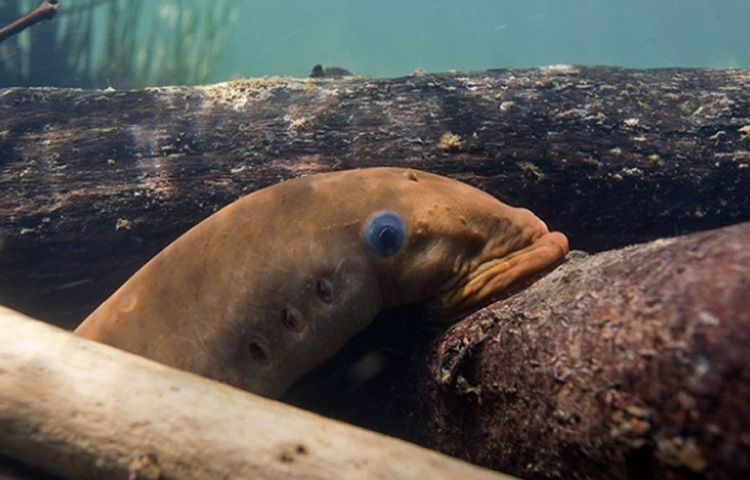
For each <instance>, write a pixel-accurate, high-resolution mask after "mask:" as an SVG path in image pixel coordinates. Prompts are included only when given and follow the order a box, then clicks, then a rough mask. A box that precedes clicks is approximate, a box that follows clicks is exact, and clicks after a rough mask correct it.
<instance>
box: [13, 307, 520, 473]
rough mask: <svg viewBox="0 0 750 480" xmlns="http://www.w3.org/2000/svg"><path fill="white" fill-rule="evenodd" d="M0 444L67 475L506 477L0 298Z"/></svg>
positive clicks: (20, 455) (40, 464) (41, 465)
mask: <svg viewBox="0 0 750 480" xmlns="http://www.w3.org/2000/svg"><path fill="white" fill-rule="evenodd" d="M0 329H2V331H3V335H4V340H3V342H0V431H1V432H2V435H0V453H2V454H5V455H9V456H11V457H13V458H16V459H19V460H21V461H23V462H27V463H29V464H32V465H34V466H35V467H38V468H41V469H43V470H46V471H49V472H54V473H56V474H58V475H61V476H62V477H65V478H70V479H101V478H122V479H124V478H130V479H151V480H157V479H162V480H169V479H183V480H190V479H209V478H224V479H247V478H254V479H267V480H277V479H300V480H303V479H304V480H308V479H309V480H312V479H326V480H328V479H337V478H340V479H347V480H348V479H405V480H406V479H415V478H435V479H451V480H452V479H456V478H476V479H486V480H490V479H495V480H503V479H505V480H512V479H511V477H508V476H505V475H502V474H499V473H496V472H491V471H489V470H484V469H481V468H479V467H475V466H473V465H470V464H467V463H464V462H461V461H459V460H454V459H451V458H449V457H447V456H444V455H440V454H438V453H435V452H432V451H429V450H425V449H423V448H420V447H417V446H414V445H410V444H408V443H406V442H403V441H400V440H396V439H393V438H387V437H385V436H382V435H378V434H375V433H372V432H367V431H364V430H362V429H359V428H356V427H352V426H348V425H344V424H342V423H339V422H336V421H333V420H328V419H325V418H323V417H320V416H317V415H314V414H312V413H309V412H303V411H301V410H298V409H296V408H293V407H289V406H286V405H283V404H281V403H278V402H274V401H271V400H268V399H264V398H261V397H258V396H256V395H252V394H249V393H247V392H243V391H241V390H237V389H235V388H232V387H229V386H226V385H223V384H220V383H217V382H213V381H211V380H207V379H204V378H201V377H198V376H195V375H192V374H189V373H185V372H181V371H178V370H175V369H172V368H169V367H166V366H163V365H160V364H157V363H155V362H152V361H150V360H146V359H144V358H140V357H137V356H135V355H131V354H129V353H126V352H123V351H120V350H117V349H115V348H112V347H109V346H106V345H102V344H98V343H94V342H91V341H88V340H84V339H81V338H78V337H74V336H73V335H71V334H70V333H67V332H64V331H62V330H59V329H57V328H54V327H51V326H49V325H45V324H44V323H42V322H38V321H34V320H31V319H30V318H28V317H25V316H23V315H21V314H18V313H16V312H13V311H11V310H8V309H5V308H0Z"/></svg>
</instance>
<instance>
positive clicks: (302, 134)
mask: <svg viewBox="0 0 750 480" xmlns="http://www.w3.org/2000/svg"><path fill="white" fill-rule="evenodd" d="M748 112H750V74H749V73H748V72H746V71H730V70H725V71H711V70H692V69H691V70H687V69H686V70H648V71H637V70H623V69H616V68H590V67H569V66H559V67H549V68H540V69H529V70H497V71H488V72H475V73H451V74H435V75H432V74H431V75H421V76H412V77H404V78H397V79H367V78H358V77H349V78H345V79H331V80H317V79H316V80H313V79H289V78H284V79H281V78H269V79H252V80H240V81H235V82H230V83H226V84H219V85H212V86H207V87H196V88H193V87H175V88H154V89H147V90H139V91H130V92H117V91H109V90H108V91H79V90H70V89H27V88H12V89H5V90H0V192H2V195H0V303H5V304H7V305H10V306H14V307H15V308H18V309H21V310H23V311H25V312H27V313H31V314H33V316H35V317H37V318H42V319H45V320H53V321H57V322H58V323H60V324H64V325H66V326H69V327H70V326H73V325H75V324H76V323H77V322H78V321H80V319H82V318H83V317H85V316H86V314H88V313H89V312H90V311H91V310H92V309H93V307H94V306H95V305H96V304H97V303H99V302H100V301H101V300H103V299H104V298H105V297H106V296H107V295H109V294H110V293H111V292H112V291H113V290H114V289H115V288H116V287H117V286H118V285H119V284H120V283H122V281H124V280H125V279H126V278H127V277H128V276H129V275H130V274H131V273H132V272H133V271H135V269H136V268H138V267H139V266H140V265H141V264H142V263H144V262H145V261H146V260H147V259H148V258H149V257H151V256H152V255H153V254H155V253H156V252H157V251H158V250H160V249H161V248H162V247H164V246H165V245H166V244H167V243H168V242H169V241H171V240H172V239H174V238H175V237H176V236H178V235H179V234H180V233H182V232H184V231H185V230H187V229H188V228H189V227H190V226H192V225H193V224H195V223H197V222H198V221H199V220H201V219H203V218H205V217H206V216H207V215H209V214H210V213H212V212H213V211H215V210H216V209H218V208H219V207H221V206H223V205H225V204H227V203H229V202H231V201H232V200H234V199H236V198H238V197H239V196H241V195H243V194H245V193H248V192H250V191H252V190H255V189H257V188H260V187H263V186H266V185H269V184H271V183H275V182H278V181H279V180H282V179H285V178H289V177H293V176H297V175H302V174H307V173H313V172H319V171H326V170H334V169H341V168H351V167H365V166H373V165H385V164H388V165H401V166H410V167H416V168H422V169H426V170H430V171H434V172H437V173H442V174H445V175H449V176H452V177H455V178H458V179H460V180H465V181H468V182H470V183H472V184H474V185H476V186H478V187H480V188H483V189H485V190H487V191H489V192H491V193H492V194H494V195H496V196H498V197H499V198H501V199H502V200H504V201H507V202H509V203H511V204H514V205H523V206H526V207H529V208H531V209H532V210H534V211H535V212H536V213H538V214H539V215H540V216H541V217H542V218H544V219H545V220H546V221H547V222H548V223H549V224H550V226H551V227H554V228H555V229H560V230H562V231H564V232H565V233H566V234H568V235H569V237H570V238H571V241H572V245H573V246H574V248H579V249H585V250H600V249H602V248H612V247H617V246H622V245H625V244H629V243H633V242H635V241H641V240H647V239H653V238H657V237H660V236H665V235H672V234H675V233H680V232H690V231H696V230H700V229H706V228H713V227H717V226H721V225H726V224H730V223H735V222H739V221H743V220H749V219H750V188H748V187H747V185H749V184H750V168H748V166H750V153H748V151H749V150H750V115H749V114H748ZM280 221H283V219H280Z"/></svg>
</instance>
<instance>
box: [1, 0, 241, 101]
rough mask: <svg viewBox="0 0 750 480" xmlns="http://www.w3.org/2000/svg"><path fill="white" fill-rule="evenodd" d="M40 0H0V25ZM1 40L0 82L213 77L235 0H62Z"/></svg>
mask: <svg viewBox="0 0 750 480" xmlns="http://www.w3.org/2000/svg"><path fill="white" fill-rule="evenodd" d="M37 3H38V0H18V1H16V0H0V25H6V24H9V23H10V22H12V21H14V20H15V19H16V18H19V17H20V16H22V15H24V14H25V13H28V12H29V11H31V10H33V9H34V7H35V6H36V4H37ZM60 3H61V6H60V9H59V14H58V15H57V17H56V18H55V19H53V20H51V21H46V22H42V23H40V24H37V25H34V26H33V27H31V28H29V29H28V30H26V31H24V32H22V33H21V34H19V35H17V36H15V37H13V38H10V39H8V40H6V41H4V42H3V43H0V86H10V85H25V86H32V85H37V86H76V87H84V88H102V87H107V86H113V87H115V88H141V87H145V86H149V85H166V84H182V85H191V84H193V85H194V84H201V83H207V82H210V81H213V80H214V76H215V75H216V73H217V71H218V69H219V62H220V60H221V57H222V53H223V51H224V48H225V46H226V43H227V40H228V39H229V35H230V34H231V32H232V30H233V28H234V25H235V23H236V19H237V16H238V7H237V5H238V0H214V1H212V0H192V1H190V0H169V1H161V2H144V1H143V0H66V1H65V2H60Z"/></svg>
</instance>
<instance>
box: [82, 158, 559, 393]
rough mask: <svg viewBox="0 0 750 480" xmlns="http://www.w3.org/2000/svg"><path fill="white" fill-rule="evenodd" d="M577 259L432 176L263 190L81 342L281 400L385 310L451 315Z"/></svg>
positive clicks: (388, 174)
mask: <svg viewBox="0 0 750 480" xmlns="http://www.w3.org/2000/svg"><path fill="white" fill-rule="evenodd" d="M567 252H568V241H567V239H566V238H565V236H564V235H563V234H562V233H559V232H549V230H548V229H547V226H546V225H545V224H544V222H542V221H541V220H540V219H539V218H537V217H536V216H535V215H534V214H532V213H531V212H530V211H528V210H526V209H523V208H515V207H511V206H508V205H506V204H504V203H502V202H500V201H499V200H497V199H495V198H494V197H492V196H491V195H488V194H487V193H484V192H482V191H480V190H477V189H476V188H474V187H471V186H469V185H467V184H464V183H461V182H458V181H455V180H451V179H448V178H445V177H441V176H438V175H434V174H430V173H427V172H421V171H415V170H406V169H402V168H389V167H382V168H371V169H359V170H348V171H342V172H335V173H325V174H318V175H311V176H308V177H302V178H298V179H294V180H290V181H286V182H282V183H279V184H277V185H274V186H271V187H268V188H265V189H262V190H259V191H257V192H254V193H252V194H250V195H247V196H246V197H243V198H241V199H239V200H237V201H236V202H234V203H232V204H230V205H228V206H226V207H224V208H223V209H221V210H220V211H218V212H216V213H215V214H213V215H212V216H210V217H209V218H207V219H206V220H204V221H202V222H201V223H199V224H198V225H196V226H195V227H193V228H192V229H191V230H189V231H188V232H187V233H185V234H184V235H182V236H181V237H180V238H178V239H177V240H175V241H174V242H173V243H172V244H170V245H169V246H167V247H166V248H165V249H164V250H163V251H161V252H160V253H159V254H158V255H156V256H155V257H154V258H153V259H151V260H150V261H149V262H148V263H147V264H146V265H144V266H143V267H142V268H141V269H140V270H139V271H138V272H136V273H135V274H134V275H133V276H132V277H131V278H130V279H129V280H128V281H127V282H126V283H125V284H123V285H122V286H121V287H120V288H119V289H118V290H117V291H116V292H115V293H114V294H113V295H112V296H111V297H110V298H109V299H107V300H106V301H105V302H104V303H103V304H102V305H100V306H99V307H98V308H97V309H96V310H95V311H94V312H93V313H92V314H91V315H90V316H89V317H88V318H86V319H85V320H84V321H83V323H82V324H81V325H80V326H79V327H78V328H77V329H76V330H75V333H76V334H77V335H81V336H83V337H87V338H90V339H93V340H97V341H100V342H104V343H108V344H110V345H113V346H116V347H119V348H122V349H124V350H128V351H131V352H134V353H137V354H140V355H143V356H145V357H149V358H152V359H154V360H157V361H159V362H162V363H165V364H168V365H172V366H174V367H177V368H181V369H184V370H188V371H192V372H194V373H197V374H200V375H204V376H207V377H210V378H214V379H217V380H219V381H223V382H226V383H229V384H232V385H235V386H238V387H240V388H243V389H246V390H249V391H252V392H255V393H258V394H261V395H265V396H270V397H276V396H278V395H280V394H282V393H283V392H284V391H285V390H286V389H287V388H288V387H289V386H291V384H292V383H294V381H296V380H297V379H298V378H299V377H300V376H301V375H303V374H304V373H306V372H308V371H309V370H311V369H312V368H314V367H315V366H317V365H319V364H320V363H321V362H323V361H324V360H326V359H327V358H329V357H330V356H331V355H333V354H334V353H335V352H336V351H338V350H339V349H340V348H341V346H343V344H344V343H345V342H346V341H347V340H348V339H349V338H351V337H352V336H353V335H355V334H356V333H357V332H359V331H361V330H362V329H364V328H365V327H366V326H367V325H368V324H369V323H370V322H371V321H372V320H373V318H374V317H375V315H376V314H377V313H378V312H379V311H380V310H382V309H383V308H386V307H390V306H395V305H400V304H405V303H425V304H427V305H428V307H429V309H430V310H431V311H432V312H433V313H434V314H436V315H439V316H445V317H452V316H455V315H457V314H460V313H462V312H465V311H467V310H469V309H472V308H476V307H477V306H478V305H481V304H482V303H485V302H487V301H488V300H489V299H490V298H491V297H492V296H493V295H496V294H497V293H498V292H500V291H502V290H503V289H505V288H507V287H508V286H509V285H511V284H512V283H513V282H515V281H516V280H518V279H520V278H523V277H525V276H527V275H530V274H532V273H535V272H538V271H540V270H543V269H545V268H546V267H548V266H550V265H552V264H554V263H555V262H557V261H558V260H560V259H562V258H563V257H564V256H565V254H566V253H567Z"/></svg>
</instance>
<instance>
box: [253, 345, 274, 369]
mask: <svg viewBox="0 0 750 480" xmlns="http://www.w3.org/2000/svg"><path fill="white" fill-rule="evenodd" d="M248 349H249V350H250V357H251V358H252V359H253V360H255V361H256V362H258V363H261V364H263V365H268V364H269V363H270V362H271V359H270V358H268V353H266V351H265V350H264V349H263V347H262V346H261V345H260V344H259V343H258V342H250V345H249V346H248Z"/></svg>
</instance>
